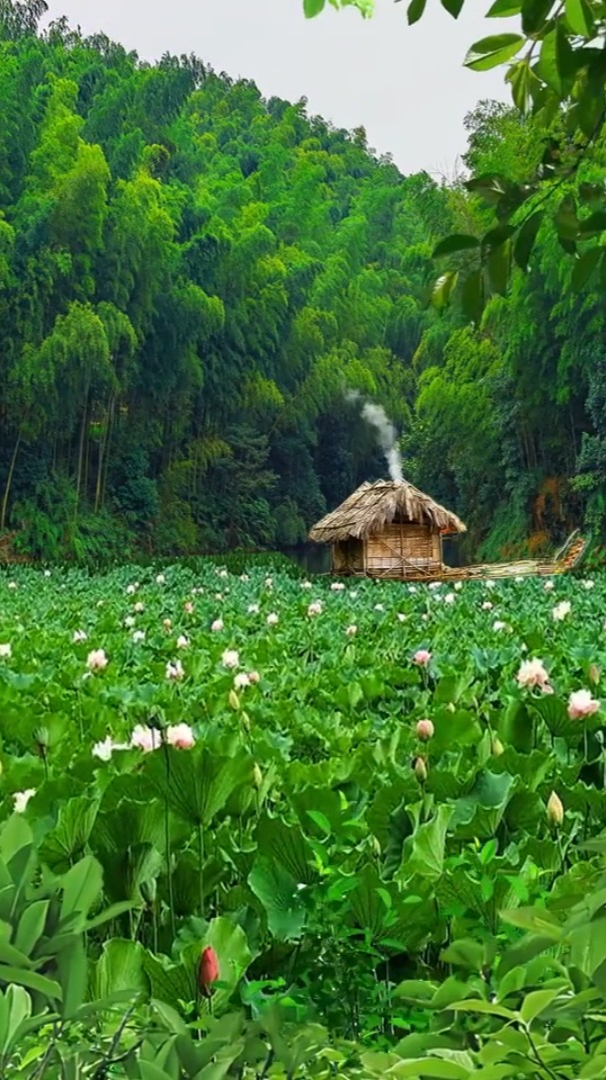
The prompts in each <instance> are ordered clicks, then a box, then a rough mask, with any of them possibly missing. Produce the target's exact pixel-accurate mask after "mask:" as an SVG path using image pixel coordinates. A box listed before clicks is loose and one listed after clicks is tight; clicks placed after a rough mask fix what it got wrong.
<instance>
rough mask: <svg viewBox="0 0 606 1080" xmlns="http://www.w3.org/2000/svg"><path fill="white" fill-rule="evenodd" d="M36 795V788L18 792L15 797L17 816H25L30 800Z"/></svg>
mask: <svg viewBox="0 0 606 1080" xmlns="http://www.w3.org/2000/svg"><path fill="white" fill-rule="evenodd" d="M35 794H36V789H35V788H27V790H26V791H16V792H15V794H14V795H13V804H14V809H15V813H16V814H23V813H24V811H25V809H26V807H27V804H28V802H29V800H30V799H31V798H33V796H34V795H35Z"/></svg>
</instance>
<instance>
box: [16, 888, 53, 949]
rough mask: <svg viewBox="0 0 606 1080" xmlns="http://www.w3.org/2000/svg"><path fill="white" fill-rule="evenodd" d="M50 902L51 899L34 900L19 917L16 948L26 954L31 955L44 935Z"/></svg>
mask: <svg viewBox="0 0 606 1080" xmlns="http://www.w3.org/2000/svg"><path fill="white" fill-rule="evenodd" d="M49 904H50V900H34V902H33V903H32V904H28V906H27V907H26V908H25V909H24V911H23V914H22V915H21V918H20V919H19V925H18V927H17V933H16V934H15V948H17V949H20V950H21V951H22V952H24V953H25V954H26V956H31V954H32V952H33V951H34V949H35V947H36V945H37V944H38V942H39V940H40V938H41V937H42V934H43V932H44V927H45V925H46V916H47V914H48V908H49Z"/></svg>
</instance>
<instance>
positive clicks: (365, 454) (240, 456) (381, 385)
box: [0, 0, 449, 561]
mask: <svg viewBox="0 0 606 1080" xmlns="http://www.w3.org/2000/svg"><path fill="white" fill-rule="evenodd" d="M44 6H45V5H44V4H43V3H38V4H33V3H29V2H28V3H24V4H13V3H11V2H10V0H3V3H2V6H1V8H0V72H1V74H0V97H1V98H2V102H3V123H2V131H1V133H0V316H1V318H0V356H1V357H2V359H1V360H0V375H1V378H0V385H1V388H2V389H1V391H0V414H1V415H2V424H1V433H0V531H2V530H7V531H10V532H16V533H18V534H19V535H18V539H17V541H16V547H17V550H19V551H20V552H22V553H29V554H30V555H32V556H33V557H40V556H44V557H46V558H48V559H63V558H68V557H72V558H77V559H79V560H84V561H86V560H91V559H95V558H98V557H99V554H100V549H103V551H104V553H105V554H106V555H107V556H109V557H111V556H112V555H113V554H114V552H115V551H116V549H117V548H122V550H123V551H124V550H126V551H129V550H135V549H136V550H138V551H139V552H140V553H141V554H142V555H152V554H161V555H171V554H172V555H174V554H184V553H190V552H196V551H198V552H199V551H209V550H232V549H234V548H243V547H245V548H269V549H271V548H273V547H274V546H276V545H278V546H282V545H285V544H296V543H299V542H300V541H301V540H302V539H304V538H305V537H306V535H307V532H308V529H309V526H310V524H311V523H312V521H313V520H314V519H315V518H317V517H319V516H320V515H321V514H322V513H323V512H324V511H325V510H326V508H327V506H328V505H332V504H334V502H335V501H336V499H337V498H338V497H339V496H340V495H341V494H345V491H343V490H342V489H343V486H344V484H345V483H347V484H348V485H350V486H351V485H355V484H357V483H359V482H361V481H362V480H363V479H366V478H367V476H368V474H369V472H370V473H373V472H374V473H375V476H377V477H378V476H379V475H380V473H381V472H383V470H384V463H383V461H382V460H381V457H380V454H379V452H378V450H377V447H376V446H375V445H374V443H373V440H372V437H371V435H370V433H369V430H368V429H367V427H366V425H365V424H364V423H363V422H362V420H361V419H360V417H359V415H358V416H354V415H353V414H352V415H351V423H350V424H345V423H344V422H343V415H344V414H345V413H346V411H347V410H346V407H345V393H346V391H347V390H348V389H352V388H353V389H359V390H360V391H361V392H363V393H365V394H367V395H368V396H369V397H372V398H373V399H375V400H377V401H383V402H385V404H387V403H388V402H390V403H391V409H392V412H393V419H394V421H395V422H396V423H397V424H398V425H401V424H403V423H404V422H405V420H406V418H407V416H408V411H409V402H408V401H407V400H405V394H404V392H403V391H404V390H406V392H407V393H408V394H410V389H411V388H410V381H411V380H410V376H409V374H407V373H408V371H409V367H410V363H411V360H412V356H413V353H414V350H415V349H416V347H417V344H418V341H419V339H420V336H421V334H422V333H423V329H424V328H425V327H426V326H428V325H430V324H431V323H432V322H436V321H437V320H436V316H435V314H432V313H431V312H428V311H427V309H426V307H425V305H424V289H425V285H426V282H427V280H428V274H429V272H430V262H429V253H430V250H431V247H432V246H433V244H435V242H436V240H437V238H438V235H439V232H438V230H439V228H441V227H443V223H444V221H445V220H447V219H448V215H449V210H448V198H447V195H446V192H443V191H441V190H440V188H439V187H438V185H436V184H435V183H434V182H432V181H431V180H430V179H429V177H428V176H426V175H420V176H417V177H412V178H410V179H409V180H404V178H403V177H402V176H401V175H400V173H399V172H398V170H397V169H396V167H395V166H394V165H393V163H392V162H391V160H390V159H389V158H388V157H383V158H378V157H377V156H376V154H374V153H373V152H372V151H370V150H369V149H368V147H367V143H366V138H365V135H364V132H362V131H358V132H353V133H350V132H347V131H343V130H338V129H336V128H334V127H333V126H332V125H331V124H329V123H327V122H325V121H323V120H322V119H321V118H319V117H310V116H308V114H307V112H306V108H305V101H304V100H302V101H299V102H297V103H295V104H290V103H289V102H286V101H281V100H279V99H277V98H272V99H270V100H268V101H266V100H264V99H263V98H262V97H261V94H260V93H259V91H258V90H257V88H256V86H255V85H254V84H253V83H251V82H248V81H246V80H237V81H234V80H232V79H230V78H229V77H228V76H226V75H218V74H217V73H215V72H214V71H213V70H212V69H211V68H210V67H209V66H207V65H205V64H204V63H202V61H200V60H198V59H197V58H195V57H180V58H178V57H169V56H166V57H164V58H163V59H162V60H161V61H160V62H159V63H158V64H156V65H153V66H150V65H148V64H147V63H141V62H139V60H138V58H137V57H136V55H135V54H133V53H126V51H125V50H124V49H122V48H121V47H120V46H119V45H117V44H114V43H112V42H110V41H109V40H107V39H106V38H105V37H104V36H102V35H98V36H96V37H93V38H84V37H82V35H81V34H80V33H79V32H77V31H74V30H71V29H70V28H69V27H68V26H67V24H66V22H65V21H64V20H59V21H58V22H56V23H53V24H51V26H50V27H49V28H48V29H47V30H46V31H44V32H36V25H37V17H38V16H39V15H40V14H41V11H42V9H43V8H44ZM335 433H338V436H339V440H338V442H339V445H338V447H337V448H336V449H337V451H338V455H339V457H340V459H341V461H342V463H343V465H344V466H345V469H344V470H342V469H340V468H338V467H337V465H338V458H337V457H336V456H335Z"/></svg>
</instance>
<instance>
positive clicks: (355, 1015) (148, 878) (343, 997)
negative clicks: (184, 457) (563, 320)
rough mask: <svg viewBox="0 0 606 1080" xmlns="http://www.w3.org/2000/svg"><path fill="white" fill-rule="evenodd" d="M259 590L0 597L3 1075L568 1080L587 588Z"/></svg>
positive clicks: (184, 579)
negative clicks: (525, 1079) (524, 1079)
mask: <svg viewBox="0 0 606 1080" xmlns="http://www.w3.org/2000/svg"><path fill="white" fill-rule="evenodd" d="M267 572H268V571H267V567H263V566H262V565H260V564H256V565H251V566H250V567H249V569H248V572H246V573H240V572H239V571H238V573H233V572H230V571H228V570H227V569H226V568H222V567H221V566H220V564H218V563H217V562H215V563H213V562H212V561H206V560H204V561H200V562H199V563H198V564H197V565H194V564H193V563H192V565H191V566H190V567H189V568H186V567H184V566H183V565H181V564H179V565H178V566H172V567H168V566H167V567H165V568H164V569H163V571H161V572H160V573H157V572H156V571H155V570H154V571H152V570H151V569H150V568H142V567H139V568H136V567H133V568H131V569H130V571H128V572H126V571H124V570H120V571H112V572H110V573H108V574H106V575H103V576H102V575H96V576H93V575H88V574H86V573H85V572H83V571H76V570H71V571H67V572H61V571H58V570H55V571H52V572H47V573H46V574H43V573H42V572H41V571H34V570H29V569H16V570H15V572H14V576H13V578H12V579H9V577H8V576H7V575H2V578H1V580H0V716H1V717H2V723H1V728H0V731H1V742H0V763H1V764H2V774H1V777H0V920H1V923H0V925H1V926H2V935H1V940H0V992H1V996H0V1071H1V1072H2V1075H3V1076H4V1075H6V1076H17V1077H23V1080H70V1078H73V1077H87V1078H92V1077H95V1078H97V1080H101V1077H104V1078H105V1077H106V1078H108V1080H109V1078H110V1077H112V1078H116V1077H117V1078H119V1080H126V1078H127V1077H128V1078H130V1080H217V1078H218V1077H221V1078H223V1077H225V1078H228V1080H232V1078H233V1080H260V1078H262V1077H263V1078H265V1077H273V1078H274V1080H310V1078H321V1080H324V1078H326V1080H329V1078H330V1077H337V1078H341V1080H354V1078H360V1080H373V1078H376V1080H379V1078H382V1077H384V1076H386V1075H389V1076H393V1077H395V1078H396V1080H398V1078H400V1077H402V1078H406V1077H412V1078H414V1077H419V1078H429V1080H431V1078H435V1080H475V1078H476V1077H477V1080H523V1078H526V1077H528V1078H531V1080H579V1078H582V1080H599V1078H600V1077H602V1076H603V1075H604V1065H605V1062H606V1033H605V1030H604V1022H605V1021H604V1015H605V1011H606V1001H605V998H606V981H605V978H604V928H603V924H604V917H605V914H604V911H605V908H604V903H605V901H604V895H605V894H604V887H605V886H606V879H605V872H604V854H603V853H604V850H605V846H606V841H605V840H604V835H605V831H604V830H605V826H606V794H605V790H606V789H605V767H606V756H605V753H606V751H605V744H604V726H603V715H602V712H601V711H600V701H599V696H600V692H601V691H602V690H603V685H604V684H603V674H602V671H603V665H604V661H605V658H606V652H605V646H604V630H603V626H602V623H603V614H604V603H605V599H606V577H604V576H599V577H598V578H597V579H596V581H595V583H594V582H591V581H575V580H572V579H570V578H560V579H557V580H556V581H555V582H554V583H552V582H548V583H547V584H545V585H544V583H543V581H541V580H540V579H534V580H533V579H528V580H526V581H511V582H501V583H498V584H495V585H494V587H493V588H490V587H489V584H484V583H481V582H479V583H465V585H464V586H463V587H462V588H460V589H457V590H453V591H452V592H451V593H449V592H448V591H447V587H446V586H442V587H438V588H437V589H435V588H432V587H427V586H413V587H411V588H407V587H405V586H402V587H398V586H397V585H393V584H389V583H387V584H377V583H375V582H372V581H361V582H354V583H349V584H348V585H347V586H346V587H344V586H343V585H341V584H340V583H334V584H333V585H332V586H331V585H329V583H328V582H324V583H322V584H320V585H319V586H313V587H309V582H305V581H301V580H300V579H297V577H296V576H293V575H289V574H286V573H283V572H282V571H281V570H279V569H277V568H274V569H273V570H272V572H271V575H270V576H269V577H268V576H267ZM137 579H138V580H137ZM379 658H380V663H378V659H379ZM538 658H541V659H538ZM594 695H595V696H594Z"/></svg>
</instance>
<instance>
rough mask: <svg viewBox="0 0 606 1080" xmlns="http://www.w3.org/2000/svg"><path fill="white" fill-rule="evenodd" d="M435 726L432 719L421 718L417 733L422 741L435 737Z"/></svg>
mask: <svg viewBox="0 0 606 1080" xmlns="http://www.w3.org/2000/svg"><path fill="white" fill-rule="evenodd" d="M434 730H435V729H434V726H433V724H432V722H431V720H419V723H418V724H417V735H418V737H419V739H420V740H421V742H429V740H430V739H432V738H433V734H434Z"/></svg>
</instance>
